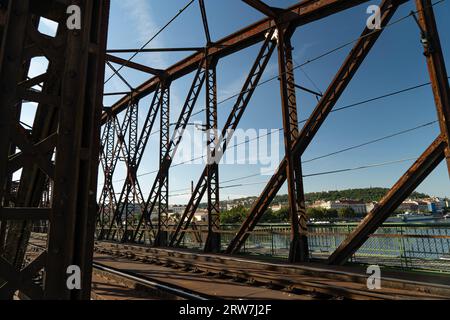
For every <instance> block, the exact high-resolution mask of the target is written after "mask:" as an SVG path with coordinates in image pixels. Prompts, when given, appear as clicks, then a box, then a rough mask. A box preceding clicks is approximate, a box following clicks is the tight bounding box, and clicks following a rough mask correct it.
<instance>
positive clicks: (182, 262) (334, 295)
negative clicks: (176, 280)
mask: <svg viewBox="0 0 450 320" xmlns="http://www.w3.org/2000/svg"><path fill="white" fill-rule="evenodd" d="M95 250H96V252H97V253H100V254H107V255H112V256H115V257H118V258H122V259H127V260H133V261H139V262H141V263H146V264H156V265H163V266H165V267H169V268H173V269H175V270H182V271H187V272H196V273H202V274H205V275H208V276H210V277H215V278H228V279H230V280H233V281H241V282H245V283H247V284H249V285H254V286H266V287H269V288H273V289H278V290H284V291H289V292H293V293H295V294H306V295H312V296H313V297H314V298H320V299H364V300H367V299H383V300H384V299H402V300H404V299H449V298H450V287H449V286H445V285H438V284H432V285H431V284H430V283H421V282H417V281H407V280H401V279H393V278H388V277H383V286H384V288H383V290H382V291H378V292H377V291H370V290H368V289H367V285H366V281H367V275H361V274H356V273H352V272H343V271H335V270H333V271H331V270H324V269H320V268H314V267H304V266H297V265H283V264H274V263H265V262H257V261H250V260H247V259H239V258H235V257H223V256H218V255H208V254H196V253H192V252H183V251H177V250H167V249H155V248H148V247H143V246H139V245H123V244H112V243H105V242H102V243H97V244H96V249H95Z"/></svg>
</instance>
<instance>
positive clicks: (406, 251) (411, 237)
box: [168, 220, 450, 273]
mask: <svg viewBox="0 0 450 320" xmlns="http://www.w3.org/2000/svg"><path fill="white" fill-rule="evenodd" d="M443 221H445V223H385V224H383V225H382V226H381V227H380V228H378V230H377V231H376V232H375V233H374V234H373V235H371V236H370V237H369V239H368V240H367V241H366V242H365V243H364V245H363V246H362V247H361V248H360V249H359V250H358V251H357V252H356V253H355V254H354V255H353V256H352V257H351V259H350V260H351V261H352V262H357V263H364V264H378V265H384V266H391V267H399V268H403V269H409V270H410V269H420V270H429V271H437V272H447V273H450V221H448V222H447V221H446V220H443ZM357 225H358V224H357V223H334V224H309V225H308V244H309V249H310V257H311V258H312V259H318V260H324V259H326V258H328V256H329V255H330V254H331V253H332V252H333V251H334V250H335V249H336V248H337V247H338V246H339V245H340V244H341V242H342V241H343V240H344V239H345V238H346V237H347V236H348V234H349V233H350V232H351V231H352V230H353V229H354V228H355V227H356V226H357ZM239 227H240V225H239V224H223V225H222V226H221V228H222V229H221V230H220V233H221V239H222V241H221V242H222V249H225V248H226V247H227V245H228V244H229V243H230V241H231V239H232V238H233V237H234V236H235V234H236V233H237V231H238V229H239ZM174 228H175V226H174V225H173V226H172V225H171V226H169V230H168V231H169V236H170V234H171V232H172V231H173V230H174ZM207 230H208V226H207V224H206V223H198V222H197V223H196V227H195V229H188V230H186V233H185V236H184V237H183V240H182V242H181V244H180V245H181V246H182V247H185V248H191V249H199V250H201V249H203V247H204V243H205V240H206V237H207V233H208V231H207ZM289 237H290V226H289V224H259V225H258V226H257V227H256V228H255V229H254V230H253V231H252V232H250V235H249V237H248V239H247V241H246V242H245V244H244V246H243V247H242V248H241V253H244V254H251V255H264V256H269V257H276V258H287V256H288V254H289Z"/></svg>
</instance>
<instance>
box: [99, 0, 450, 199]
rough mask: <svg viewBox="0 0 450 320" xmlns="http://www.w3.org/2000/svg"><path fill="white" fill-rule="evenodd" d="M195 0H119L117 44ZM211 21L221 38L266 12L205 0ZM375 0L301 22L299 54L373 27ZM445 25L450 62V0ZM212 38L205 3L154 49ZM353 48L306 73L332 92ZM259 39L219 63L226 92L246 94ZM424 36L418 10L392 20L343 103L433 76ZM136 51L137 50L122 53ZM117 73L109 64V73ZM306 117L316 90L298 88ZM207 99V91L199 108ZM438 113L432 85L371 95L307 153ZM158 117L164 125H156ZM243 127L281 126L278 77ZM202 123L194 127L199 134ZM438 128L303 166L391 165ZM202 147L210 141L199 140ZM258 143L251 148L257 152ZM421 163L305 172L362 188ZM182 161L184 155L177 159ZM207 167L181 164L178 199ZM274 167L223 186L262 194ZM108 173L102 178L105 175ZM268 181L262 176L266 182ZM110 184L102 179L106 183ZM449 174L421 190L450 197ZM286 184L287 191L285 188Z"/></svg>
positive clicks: (151, 157) (138, 39) (153, 154)
mask: <svg viewBox="0 0 450 320" xmlns="http://www.w3.org/2000/svg"><path fill="white" fill-rule="evenodd" d="M187 2H188V1H187V0H183V1H181V0H176V1H175V0H171V1H167V0H166V1H163V0H120V1H119V0H113V1H112V7H111V10H112V11H111V19H110V33H109V44H108V47H109V48H110V49H120V48H138V47H140V46H141V45H142V44H144V43H145V42H146V41H147V40H148V39H149V38H150V37H151V36H152V35H153V34H155V33H156V32H157V30H158V29H159V28H160V27H161V26H163V25H164V24H165V23H166V22H167V21H168V20H169V19H170V18H171V17H172V16H173V15H174V14H176V12H177V11H178V10H179V9H180V8H181V7H183V6H184V5H185V4H186V3H187ZM205 3H206V7H207V12H208V17H209V25H210V30H211V36H212V38H213V40H218V39H220V38H222V37H224V36H226V35H228V34H230V33H232V32H234V31H236V30H238V29H240V28H242V27H244V26H246V25H248V24H250V23H252V22H255V21H257V20H259V19H261V18H263V16H262V15H261V14H260V13H259V12H257V11H256V10H253V9H252V8H250V7H248V6H246V5H245V4H243V3H242V1H240V0H228V1H219V0H206V1H205ZM266 3H268V4H270V5H273V6H278V7H287V6H289V5H292V4H294V3H296V1H288V0H277V1H269V0H267V1H266ZM378 3H379V1H370V2H368V3H366V4H363V5H360V6H357V7H355V8H353V9H350V10H347V11H345V12H342V13H339V14H337V15H335V16H332V17H328V18H325V19H322V20H320V21H317V22H314V23H311V24H309V25H306V26H303V27H301V28H298V29H297V31H296V32H295V34H294V35H293V38H292V43H293V46H294V59H295V61H296V63H303V62H305V61H307V60H309V59H311V58H314V57H316V56H318V55H320V54H322V53H324V52H326V51H328V50H330V49H332V48H335V47H337V46H339V45H341V44H343V43H346V42H348V41H350V40H353V39H355V38H357V37H358V36H359V34H360V33H361V31H362V29H363V28H364V26H365V23H366V19H367V17H368V15H367V14H366V9H367V7H368V5H370V4H378ZM414 9H415V6H414V3H413V1H410V2H408V3H406V4H405V5H403V6H402V7H401V8H400V9H399V10H398V11H397V13H396V14H395V16H394V18H393V20H396V19H398V18H401V17H403V16H405V15H407V14H408V13H409V12H410V11H411V10H414ZM435 13H436V18H437V23H438V28H439V30H440V31H441V32H440V37H441V43H442V46H443V51H444V56H445V59H446V62H447V65H449V64H450V33H448V32H444V30H450V29H449V28H450V1H449V0H446V1H444V2H443V3H441V4H439V5H437V6H435ZM204 44H205V37H204V33H203V29H202V23H201V16H200V10H199V7H198V4H197V2H196V3H194V4H193V5H192V6H190V7H189V8H188V9H187V10H186V11H185V12H184V13H183V14H182V15H181V16H180V17H179V18H178V19H177V20H176V21H175V22H174V23H172V24H171V25H170V26H169V27H168V28H167V29H166V30H165V31H164V32H163V33H161V34H160V35H159V36H158V37H157V38H156V39H155V40H154V41H153V42H152V43H151V44H150V45H149V46H148V47H149V48H156V47H183V46H203V45H204ZM350 48H351V47H350V46H349V47H346V48H344V49H342V50H340V51H338V52H335V53H333V54H331V55H329V56H327V57H325V58H323V59H320V60H318V61H315V62H313V63H309V64H307V65H306V66H305V67H304V71H305V72H306V74H307V75H308V76H309V77H310V78H311V79H312V80H313V82H314V84H315V85H316V86H317V87H319V89H321V90H322V91H324V90H325V89H326V87H327V85H328V84H329V82H330V81H331V80H332V78H333V76H334V74H335V73H336V71H337V70H338V68H339V66H340V65H341V63H342V61H343V59H344V58H345V56H346V55H347V53H348V52H349V50H350ZM258 50H259V45H256V46H253V47H251V48H248V49H245V50H243V51H241V52H240V53H239V54H234V55H232V56H229V57H226V58H224V59H222V60H221V61H220V62H219V65H218V95H219V100H221V99H223V98H226V97H228V96H230V95H233V94H235V93H238V92H239V91H240V89H241V87H242V84H243V81H244V80H245V77H246V75H247V73H248V70H249V69H250V66H251V65H252V63H253V61H254V58H255V57H256V54H257V51H258ZM422 52H423V50H422V47H421V44H420V42H419V31H418V28H417V26H416V24H415V23H414V21H413V19H412V18H409V19H406V20H404V21H402V22H400V23H397V24H395V25H393V26H391V27H389V28H387V29H386V30H385V31H384V33H383V35H382V36H381V37H380V39H379V41H378V43H377V44H376V45H375V47H374V48H373V50H372V52H371V53H370V54H369V56H368V57H367V58H366V60H365V62H364V64H363V65H362V67H361V68H360V70H359V71H358V73H357V74H356V76H355V77H354V79H353V81H352V83H351V84H350V85H349V86H348V88H347V90H346V91H345V93H344V94H343V96H342V97H341V99H340V100H339V102H338V103H337V105H336V107H341V106H344V105H347V104H351V103H354V102H359V101H361V100H365V99H368V98H372V97H376V96H379V95H383V94H385V93H389V92H392V91H396V90H400V89H404V88H407V87H411V86H414V85H418V84H421V83H424V82H428V81H429V77H428V73H427V69H426V62H425V58H424V56H423V55H422ZM188 54H189V53H162V54H160V53H151V54H149V53H144V54H140V55H138V56H137V57H136V58H135V60H134V61H136V62H139V63H142V64H145V65H148V66H151V67H155V68H167V67H168V66H170V65H172V64H173V63H175V62H176V61H178V60H179V59H181V58H183V57H185V56H187V55H188ZM121 56H122V57H124V58H129V55H121ZM276 63H277V60H276V54H274V55H273V57H272V59H271V62H270V63H269V65H268V68H267V70H266V72H265V74H264V75H263V80H264V79H267V78H270V77H272V76H274V75H276V72H277V64H276ZM106 74H107V76H109V75H110V74H111V71H110V70H107V72H106ZM123 74H124V75H125V76H126V77H127V79H129V81H130V83H131V84H132V85H133V86H137V85H138V84H140V83H142V82H143V81H145V80H147V79H148V75H146V74H142V73H139V72H136V71H131V70H124V72H123ZM295 76H296V83H298V84H301V85H304V86H306V87H309V88H313V89H314V84H312V83H311V82H310V81H309V79H307V77H306V75H305V73H303V72H302V71H301V70H299V69H297V70H296V74H295ZM191 80H192V75H189V76H187V77H185V78H183V79H180V80H176V81H174V82H173V84H172V87H171V94H172V95H171V99H172V100H171V101H172V105H171V108H172V121H176V119H177V118H178V113H179V110H180V109H181V106H182V104H183V101H184V98H185V96H186V94H187V91H188V88H189V85H190V82H191ZM123 90H126V87H125V86H124V85H123V83H121V81H120V80H119V79H118V78H117V77H115V78H113V80H111V81H110V82H109V83H108V84H107V86H106V88H105V91H106V92H111V91H123ZM116 99H117V97H115V98H111V97H108V98H105V102H104V103H105V105H106V106H108V105H111V104H113V103H114V101H115V100H116ZM149 99H150V97H149V98H146V99H143V100H141V102H140V111H139V112H140V117H141V120H140V124H141V125H142V123H143V118H144V117H145V114H146V113H147V111H148V105H149ZM297 102H298V113H299V118H300V119H304V118H306V117H307V116H308V115H309V114H310V112H311V111H312V110H313V108H314V107H315V103H316V100H315V98H314V97H313V96H311V95H309V94H307V93H304V92H301V91H298V92H297ZM233 103H234V100H232V101H228V102H225V103H222V104H220V105H219V126H220V127H222V126H223V124H224V122H225V121H226V118H227V116H228V113H229V112H230V110H231V108H232V105H233ZM203 106H204V94H203V93H202V95H201V97H200V99H199V101H198V102H197V106H196V108H195V110H196V111H197V110H201V109H202V108H203ZM204 117H205V115H204V113H201V114H199V115H197V116H195V117H194V118H193V119H192V121H203V120H204ZM434 120H436V109H435V106H434V101H433V96H432V92H431V88H430V87H429V86H426V87H423V88H420V89H417V90H414V91H411V92H409V93H405V94H401V95H397V96H394V97H390V98H386V99H382V100H378V101H376V102H372V103H367V104H364V105H361V106H359V107H356V108H351V109H348V110H344V111H341V112H336V113H333V114H331V115H330V116H329V117H328V119H327V120H326V122H325V124H324V125H323V126H322V128H321V129H320V131H319V133H318V134H317V136H316V138H315V140H314V141H313V142H312V143H311V145H310V146H309V148H308V149H307V151H306V152H305V153H304V155H303V159H304V160H308V159H311V158H314V157H316V156H320V155H323V154H327V153H330V152H333V151H336V150H339V149H343V148H346V147H349V146H353V145H356V144H359V143H364V142H366V141H369V140H372V139H376V138H380V137H383V136H386V135H388V134H391V133H395V132H398V131H401V130H404V129H409V128H412V127H415V126H418V125H421V124H424V123H427V122H430V121H434ZM158 126H159V124H158V123H156V128H155V129H154V130H156V129H158ZM240 127H241V128H243V129H249V128H255V129H269V130H270V129H273V128H281V127H282V122H281V106H280V96H279V83H278V81H276V80H275V81H271V82H269V83H267V84H265V85H262V86H260V87H259V88H258V89H257V90H256V91H255V94H254V96H253V99H252V100H251V102H250V104H249V106H248V108H247V110H246V113H245V114H244V117H243V118H242V120H241V122H240ZM194 130H195V128H193V127H190V128H189V131H190V132H193V131H194ZM438 134H439V128H438V125H437V124H433V125H430V126H427V127H425V128H422V129H418V130H415V131H413V132H411V133H407V134H404V135H401V136H397V137H395V138H392V139H388V140H384V141H381V142H379V143H376V144H372V145H370V146H367V147H363V148H359V149H356V150H352V151H349V152H345V153H342V154H339V155H336V156H333V157H328V158H324V159H321V160H317V161H313V162H310V163H305V164H304V166H303V168H304V169H303V171H304V174H311V173H316V172H323V171H331V170H337V169H342V168H349V167H356V166H361V165H366V164H374V163H382V162H387V161H393V160H398V159H406V158H413V157H417V156H419V155H420V154H421V153H422V152H423V151H424V150H425V148H426V147H427V146H428V145H429V144H430V143H431V142H432V141H433V140H434V138H435V137H436V136H437V135H438ZM279 139H280V140H279V141H280V150H279V152H280V154H281V156H282V154H283V145H282V135H280V136H279ZM198 148H201V146H198ZM158 150H159V138H158V135H154V136H152V137H151V139H150V141H149V144H148V146H147V149H146V153H145V155H144V159H143V161H142V165H141V168H140V171H139V173H140V174H142V173H146V172H151V171H154V170H156V169H157V168H158V160H157V159H158ZM251 152H252V151H250V153H251ZM412 162H413V161H406V162H402V163H397V164H392V165H388V166H382V167H376V168H370V169H364V170H358V171H350V172H345V173H338V174H331V175H322V176H317V177H308V178H305V180H304V184H305V189H306V191H307V192H310V191H320V190H336V189H345V188H355V187H370V186H382V187H390V186H392V185H393V184H394V183H395V182H396V180H397V179H398V178H399V177H400V176H401V175H402V174H403V172H404V171H405V170H407V168H408V167H409V166H410V165H411V164H412ZM175 163H176V161H175ZM260 168H261V166H260V165H257V164H255V165H251V164H242V165H223V166H221V167H220V179H221V181H225V180H229V179H234V178H237V177H239V176H245V175H250V174H253V173H258V172H260ZM202 170H203V165H201V164H192V165H183V166H177V167H174V168H173V169H171V171H170V189H171V190H172V191H171V193H172V194H174V196H171V198H170V203H171V204H175V203H185V202H186V201H187V200H188V198H189V196H188V195H177V194H180V193H183V191H182V190H183V189H186V188H189V187H190V181H191V180H194V182H196V181H197V180H198V178H199V175H200V173H201V171H202ZM124 177H125V170H124V167H123V164H119V166H118V168H117V173H116V178H115V180H116V181H117V182H116V183H115V188H116V192H119V191H120V189H121V186H122V182H120V181H118V180H120V179H122V178H124ZM154 177H155V174H149V175H145V176H142V177H141V178H140V183H141V186H142V188H143V191H144V193H146V192H148V191H149V189H150V187H151V184H152V183H153V179H154ZM269 178H270V176H269V175H261V176H258V177H252V178H249V179H245V180H242V181H240V182H234V183H233V184H235V183H237V184H239V183H242V184H250V183H254V184H252V185H245V186H242V187H236V188H229V189H223V190H221V199H227V198H236V197H241V196H251V195H259V194H260V192H261V190H262V189H263V188H264V184H263V183H262V182H264V181H267V180H268V179H269ZM102 181H103V179H102V177H101V176H100V183H101V182H102ZM258 183H259V184H258ZM100 185H101V184H100ZM449 187H450V182H449V177H448V174H447V168H446V166H445V164H444V162H443V163H442V164H441V165H440V166H439V167H438V168H437V170H435V171H434V172H433V173H432V174H431V175H430V176H429V177H428V178H427V179H426V180H425V181H424V182H423V183H422V184H421V186H420V187H419V188H418V191H422V192H427V193H429V194H432V195H437V196H450V188H449ZM286 192H287V191H286V186H284V187H283V188H282V190H281V191H280V193H286Z"/></svg>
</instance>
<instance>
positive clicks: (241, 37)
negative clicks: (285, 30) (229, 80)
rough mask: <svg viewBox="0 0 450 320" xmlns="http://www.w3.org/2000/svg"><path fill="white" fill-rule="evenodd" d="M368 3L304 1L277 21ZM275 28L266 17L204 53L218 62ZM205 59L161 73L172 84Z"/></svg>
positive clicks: (147, 88) (118, 106)
mask: <svg viewBox="0 0 450 320" xmlns="http://www.w3.org/2000/svg"><path fill="white" fill-rule="evenodd" d="M367 1H368V0H304V1H301V2H299V3H298V4H296V5H294V6H292V7H290V8H287V9H285V10H284V11H283V13H282V14H281V16H280V17H279V18H278V22H279V23H291V25H292V26H295V27H298V26H301V25H305V24H307V23H310V22H313V21H316V20H319V19H323V18H325V17H327V16H329V15H332V14H334V13H337V12H340V11H344V10H346V9H349V8H352V7H355V6H357V5H359V4H361V3H365V2H367ZM275 26H276V23H275V21H274V20H273V19H272V18H266V19H263V20H261V21H259V22H256V23H254V24H252V25H250V26H248V27H246V28H244V29H241V30H239V31H237V32H235V33H233V34H231V35H229V36H227V37H225V38H223V39H221V40H219V41H216V42H215V44H214V46H211V47H210V48H209V50H208V56H210V57H214V58H216V59H220V58H222V57H225V56H228V55H230V54H232V53H235V52H237V51H240V50H242V49H245V48H248V47H250V46H252V45H254V44H256V43H258V42H261V41H263V40H264V37H265V35H266V33H267V32H268V31H270V30H271V29H272V28H274V27H275ZM204 58H205V52H198V53H195V54H193V55H191V56H189V57H187V58H185V59H183V60H181V61H179V62H178V63H176V64H175V65H173V66H171V67H169V68H168V69H167V70H165V74H166V75H167V77H168V78H169V79H171V80H172V81H173V80H175V79H178V78H180V77H182V76H184V75H186V74H188V73H190V72H192V71H194V70H195V69H196V68H197V66H198V64H199V63H200V62H201V61H202V60H203V59H204ZM159 82H160V78H159V77H154V78H151V79H150V80H148V81H146V82H145V83H143V84H141V85H140V86H139V87H137V88H136V95H137V96H136V97H137V98H141V97H145V96H146V95H148V94H150V93H151V92H153V91H154V90H155V88H156V86H157V85H158V83H159ZM128 103H129V97H124V98H122V99H120V100H119V101H117V102H116V103H115V104H114V105H113V106H112V110H113V113H114V114H117V113H119V112H121V111H122V110H124V109H125V108H126V107H127V106H128ZM105 121H106V114H104V116H103V118H102V123H104V122H105Z"/></svg>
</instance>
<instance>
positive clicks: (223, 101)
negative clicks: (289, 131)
mask: <svg viewBox="0 0 450 320" xmlns="http://www.w3.org/2000/svg"><path fill="white" fill-rule="evenodd" d="M444 1H445V0H439V1H436V2H435V3H433V4H431V7H433V6H435V5H438V4H440V3H442V2H444ZM418 12H420V10H416V11H411V12H410V13H409V14H408V15H405V16H403V17H401V18H399V19H397V20H394V21H392V22H390V23H388V24H387V25H386V26H384V27H382V28H380V29H377V30H373V31H372V32H369V33H367V34H366V35H363V36H359V37H358V38H354V39H352V40H350V41H347V42H345V43H343V44H341V45H339V46H337V47H334V48H332V49H330V50H328V51H325V52H323V53H321V54H319V55H317V56H315V57H313V58H310V59H308V60H306V61H305V62H303V63H300V64H299V63H297V62H296V61H295V60H294V62H295V63H296V65H294V66H293V70H297V69H300V71H302V72H303V73H304V74H305V76H306V77H307V78H308V79H309V81H310V82H311V83H312V84H313V86H314V87H315V88H316V90H318V91H319V92H320V93H322V90H321V89H320V88H319V87H318V86H317V85H316V84H315V83H314V81H313V80H312V79H311V77H309V76H308V74H307V73H306V71H305V70H304V69H303V67H304V66H306V65H308V64H310V63H312V62H315V61H317V60H319V59H322V58H324V57H326V56H328V55H330V54H332V53H334V52H337V51H339V50H341V49H343V48H345V47H348V46H350V45H351V44H353V43H355V42H357V41H358V40H360V39H363V38H365V37H368V36H371V35H372V34H374V33H376V32H379V31H380V30H383V29H386V28H389V27H391V26H393V25H395V24H397V23H399V22H402V21H405V20H406V19H408V18H410V17H411V16H414V14H416V13H418ZM285 72H287V71H285ZM285 72H283V73H279V74H277V75H276V76H273V77H270V78H268V79H266V80H264V81H261V82H260V83H258V84H257V85H256V86H255V88H258V87H260V86H262V85H265V84H267V83H269V82H271V81H274V80H276V79H278V78H279V76H280V75H283V74H284V73H285ZM249 90H250V89H248V90H242V91H240V92H237V93H235V94H233V95H230V96H228V97H226V98H224V99H222V100H220V101H218V102H217V105H221V104H223V103H225V102H227V101H229V100H231V99H233V98H236V97H238V96H239V95H240V94H243V93H246V92H248V91H249ZM205 110H206V109H205V108H204V107H203V108H202V109H201V110H199V111H196V112H194V113H192V115H191V117H194V116H196V115H198V114H201V113H202V112H203V111H205Z"/></svg>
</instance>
